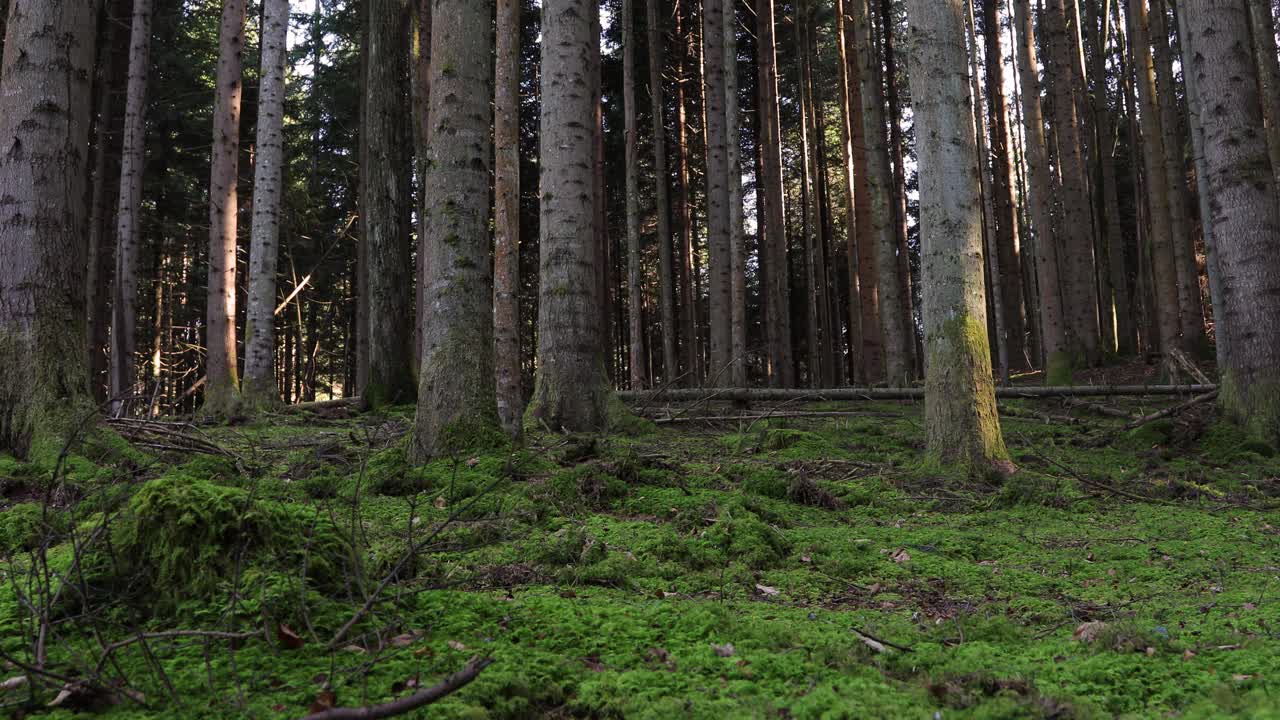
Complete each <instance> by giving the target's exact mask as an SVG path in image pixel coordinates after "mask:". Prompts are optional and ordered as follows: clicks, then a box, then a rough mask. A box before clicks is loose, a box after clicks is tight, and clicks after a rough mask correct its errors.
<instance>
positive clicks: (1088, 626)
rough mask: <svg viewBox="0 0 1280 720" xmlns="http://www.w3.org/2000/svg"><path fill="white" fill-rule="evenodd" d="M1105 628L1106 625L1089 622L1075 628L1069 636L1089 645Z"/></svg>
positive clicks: (1098, 622)
mask: <svg viewBox="0 0 1280 720" xmlns="http://www.w3.org/2000/svg"><path fill="white" fill-rule="evenodd" d="M1106 627H1107V624H1106V623H1104V622H1100V621H1097V620H1093V621H1091V622H1087V623H1083V624H1081V625H1080V627H1077V628H1076V631H1075V632H1074V633H1072V634H1071V637H1073V638H1075V639H1076V640H1079V641H1080V642H1082V643H1090V642H1093V641H1094V640H1096V639H1097V638H1098V636H1099V635H1101V634H1102V631H1103V630H1105V629H1106Z"/></svg>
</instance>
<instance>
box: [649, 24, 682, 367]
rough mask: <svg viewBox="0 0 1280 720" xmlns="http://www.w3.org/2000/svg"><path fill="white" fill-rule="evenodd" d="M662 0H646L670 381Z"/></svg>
mask: <svg viewBox="0 0 1280 720" xmlns="http://www.w3.org/2000/svg"><path fill="white" fill-rule="evenodd" d="M660 2H661V0H645V29H646V31H647V33H648V45H649V102H650V109H651V112H652V115H653V177H654V179H655V180H654V182H655V188H654V197H655V198H656V200H657V205H656V207H655V208H654V213H655V214H656V215H657V216H658V222H657V226H658V265H659V267H658V292H659V298H658V312H659V314H660V315H661V318H662V379H663V381H664V382H666V383H670V382H671V381H672V380H675V379H676V377H678V376H679V375H680V364H679V360H678V359H677V356H676V307H675V300H676V298H675V293H676V285H675V272H674V268H673V266H672V263H673V262H674V258H673V255H672V252H671V243H672V240H673V238H672V237H671V190H670V187H671V186H670V175H669V174H668V172H667V120H666V103H665V100H664V94H663V91H662V66H663V58H664V57H665V53H664V51H663V36H662V27H661V25H660V24H659V20H658V5H659V4H660Z"/></svg>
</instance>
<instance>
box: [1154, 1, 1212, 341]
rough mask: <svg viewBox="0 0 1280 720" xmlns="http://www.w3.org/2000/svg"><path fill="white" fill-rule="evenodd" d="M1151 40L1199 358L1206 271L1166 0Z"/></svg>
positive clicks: (1174, 222)
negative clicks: (1190, 192)
mask: <svg viewBox="0 0 1280 720" xmlns="http://www.w3.org/2000/svg"><path fill="white" fill-rule="evenodd" d="M1150 20H1151V39H1152V41H1153V42H1154V44H1155V66H1156V80H1157V82H1158V83H1159V92H1160V95H1159V98H1160V129H1161V131H1162V132H1163V133H1164V142H1163V145H1164V163H1165V181H1166V182H1168V183H1169V222H1170V229H1171V231H1172V233H1173V234H1172V236H1171V237H1170V240H1171V242H1172V246H1173V262H1174V266H1175V267H1174V270H1175V271H1176V273H1177V278H1178V313H1179V315H1178V316H1179V318H1180V320H1181V330H1182V349H1183V350H1186V351H1187V352H1189V353H1191V354H1192V355H1194V356H1197V357H1198V356H1202V355H1204V354H1205V352H1206V351H1207V349H1208V348H1207V345H1206V343H1207V341H1206V339H1205V334H1204V307H1203V303H1201V301H1200V271H1199V269H1198V268H1197V266H1196V251H1195V243H1194V241H1193V239H1192V237H1191V222H1190V220H1189V219H1188V217H1187V202H1186V198H1187V170H1186V167H1185V165H1184V163H1183V146H1184V145H1185V144H1186V142H1185V136H1184V135H1183V132H1182V115H1181V113H1179V112H1178V94H1177V88H1176V87H1175V86H1174V77H1173V53H1172V52H1171V50H1170V48H1169V23H1168V16H1167V13H1166V11H1165V4H1164V2H1163V0H1152V3H1151V14H1150Z"/></svg>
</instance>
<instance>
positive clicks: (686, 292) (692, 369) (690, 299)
mask: <svg viewBox="0 0 1280 720" xmlns="http://www.w3.org/2000/svg"><path fill="white" fill-rule="evenodd" d="M682 5H683V3H682V2H681V0H676V8H675V16H676V41H677V43H679V48H680V50H679V52H678V53H676V76H677V77H678V82H676V150H677V165H678V168H677V172H678V175H679V176H680V341H681V343H682V345H683V346H682V348H681V349H682V350H683V353H682V354H683V357H684V373H685V375H686V376H687V378H686V381H685V383H684V384H686V385H697V384H698V383H699V382H700V380H701V378H702V371H701V364H700V363H699V354H698V322H697V313H698V296H697V294H696V293H695V292H694V282H695V278H694V273H693V200H692V199H691V198H690V186H689V183H690V179H689V124H688V111H687V108H686V105H685V99H686V98H685V85H686V84H687V83H688V81H689V78H688V76H687V75H686V69H687V67H688V64H689V62H690V61H691V57H692V53H691V52H690V47H691V45H692V43H693V39H692V35H693V33H692V32H689V33H688V37H686V33H685V29H684V12H683V10H682Z"/></svg>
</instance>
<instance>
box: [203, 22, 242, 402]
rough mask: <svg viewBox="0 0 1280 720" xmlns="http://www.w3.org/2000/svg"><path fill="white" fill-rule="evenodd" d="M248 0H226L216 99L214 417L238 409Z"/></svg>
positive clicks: (207, 395) (207, 396) (207, 390)
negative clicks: (238, 246) (242, 97)
mask: <svg viewBox="0 0 1280 720" xmlns="http://www.w3.org/2000/svg"><path fill="white" fill-rule="evenodd" d="M244 16H245V0H225V1H224V2H223V4H222V24H221V26H220V28H219V31H218V72H217V85H216V88H217V89H216V90H215V93H214V104H213V159H212V162H211V163H210V171H209V300H208V308H207V311H206V316H207V317H206V322H207V324H208V333H207V335H206V337H207V340H206V342H205V345H206V355H205V357H206V361H205V376H206V378H207V380H206V381H205V386H204V409H203V412H204V413H205V414H207V415H209V416H212V417H226V416H229V415H234V414H235V413H237V412H238V411H239V409H240V377H239V373H238V370H237V361H236V225H237V223H236V219H237V215H238V208H239V206H238V202H239V196H238V194H237V188H236V183H237V180H238V178H239V167H240V95H241V92H242V90H243V89H244V85H243V82H242V79H241V72H242V69H243V68H242V55H243V53H244Z"/></svg>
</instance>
